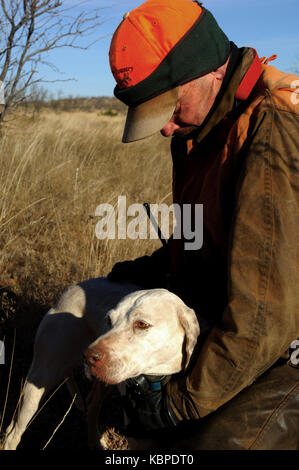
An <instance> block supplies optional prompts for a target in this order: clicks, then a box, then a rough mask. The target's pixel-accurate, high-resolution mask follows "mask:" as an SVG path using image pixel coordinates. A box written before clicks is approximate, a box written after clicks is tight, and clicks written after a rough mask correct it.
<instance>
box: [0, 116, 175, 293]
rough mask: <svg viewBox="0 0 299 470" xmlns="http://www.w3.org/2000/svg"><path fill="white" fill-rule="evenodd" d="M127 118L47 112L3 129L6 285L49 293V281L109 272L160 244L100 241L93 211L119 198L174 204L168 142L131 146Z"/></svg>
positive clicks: (0, 225) (1, 210)
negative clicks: (125, 138) (125, 137)
mask: <svg viewBox="0 0 299 470" xmlns="http://www.w3.org/2000/svg"><path fill="white" fill-rule="evenodd" d="M123 122H124V118H123V117H114V118H108V117H107V118H105V117H104V116H100V115H97V114H96V113H82V112H81V113H73V114H72V113H61V114H59V115H57V114H55V113H51V112H48V113H44V114H42V115H41V116H40V118H39V120H38V121H36V122H32V121H30V120H28V121H27V122H26V120H23V121H22V123H20V122H15V123H14V126H13V128H10V129H9V130H7V131H6V132H5V133H4V136H3V138H2V139H1V141H0V188H1V193H0V246H1V254H0V269H1V270H2V279H1V282H2V283H4V284H5V283H6V284H7V283H8V285H12V286H13V287H14V288H15V289H16V290H17V291H18V293H22V292H23V289H22V281H24V278H27V279H30V282H32V283H33V284H34V286H36V287H37V288H38V289H39V290H46V292H47V291H48V290H49V289H48V287H47V286H48V283H49V282H50V283H51V284H52V282H55V283H58V284H59V285H62V284H69V283H70V282H78V281H80V280H82V279H86V278H89V277H93V276H99V275H103V274H106V273H107V272H109V270H110V268H111V267H112V265H113V264H114V263H115V262H116V261H118V260H122V259H130V258H132V257H135V256H139V255H140V254H143V253H145V252H151V251H153V249H154V248H155V247H156V246H159V242H155V241H153V242H151V241H149V240H148V241H146V240H137V241H130V240H129V241H128V242H127V241H123V240H115V241H114V240H113V241H109V240H103V241H100V240H98V239H97V238H96V236H95V225H96V222H97V219H96V218H95V217H94V213H95V209H96V207H97V205H98V204H100V203H103V202H106V203H110V204H114V205H115V204H116V202H117V198H118V196H119V195H126V196H127V201H128V204H130V203H132V202H140V203H142V202H144V201H150V202H161V201H162V200H163V201H166V202H170V201H171V196H170V192H171V187H170V180H171V166H170V158H169V155H167V149H168V145H169V143H168V142H167V141H165V139H164V140H163V138H162V137H159V136H158V138H157V136H155V137H153V138H151V139H149V140H148V141H143V142H140V143H134V144H126V145H124V144H122V143H121V142H120V140H121V132H122V128H123ZM23 285H24V284H23ZM26 289H28V285H27V283H26ZM31 289H32V288H31ZM34 289H35V287H34ZM46 292H45V293H44V294H43V295H46ZM35 295H37V296H38V295H39V294H38V293H37V292H35ZM35 300H38V301H40V299H37V298H36V297H35Z"/></svg>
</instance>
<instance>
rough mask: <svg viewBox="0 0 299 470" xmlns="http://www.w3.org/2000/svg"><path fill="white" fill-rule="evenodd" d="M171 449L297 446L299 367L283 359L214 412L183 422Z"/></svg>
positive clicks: (277, 448) (282, 448)
mask: <svg viewBox="0 0 299 470" xmlns="http://www.w3.org/2000/svg"><path fill="white" fill-rule="evenodd" d="M184 427H185V429H184V431H183V432H184V436H185V438H184V440H180V439H178V440H177V441H176V443H175V445H174V446H171V447H172V448H175V449H179V448H180V449H182V448H183V449H192V450H245V449H252V450H299V369H298V368H295V367H291V366H290V365H288V364H286V363H284V364H282V365H276V366H275V367H272V368H271V369H270V370H268V371H267V372H265V373H264V374H263V375H262V376H261V377H259V378H258V379H257V380H256V381H255V382H254V383H253V384H252V385H251V386H249V387H248V388H246V389H245V390H243V391H242V392H240V393H239V394H238V395H237V396H236V397H235V398H234V399H232V400H231V401H230V402H228V403H226V404H225V405H224V406H222V407H221V408H219V409H218V410H217V411H215V412H214V413H212V414H210V415H208V416H207V417H205V418H202V419H200V420H198V421H192V422H189V423H188V422H187V423H184Z"/></svg>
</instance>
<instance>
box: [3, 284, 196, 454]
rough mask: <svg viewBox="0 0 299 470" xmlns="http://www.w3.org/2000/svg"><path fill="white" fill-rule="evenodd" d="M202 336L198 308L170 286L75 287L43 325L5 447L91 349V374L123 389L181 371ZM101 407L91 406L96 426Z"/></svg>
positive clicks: (14, 440) (14, 442)
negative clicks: (143, 377)
mask: <svg viewBox="0 0 299 470" xmlns="http://www.w3.org/2000/svg"><path fill="white" fill-rule="evenodd" d="M198 335H199V325H198V321H197V318H196V315H195V313H194V311H193V310H192V309H190V308H188V307H187V306H186V305H185V304H184V303H183V302H182V300H181V299H179V298H178V297H177V296H176V295H174V294H172V293H170V292H169V291H167V290H165V289H152V290H141V288H140V287H138V286H136V285H133V284H126V283H116V282H110V281H108V280H107V279H106V278H97V279H91V280H88V281H85V282H82V283H81V284H78V285H76V286H74V287H71V288H69V289H68V290H67V291H66V292H65V293H64V294H63V295H62V297H61V298H60V300H59V301H58V303H57V305H56V307H55V308H53V309H50V310H49V312H48V313H47V314H46V315H45V317H44V318H43V320H42V322H41V324H40V326H39V328H38V331H37V334H36V339H35V345H34V356H33V361H32V364H31V367H30V370H29V373H28V376H27V379H26V383H25V387H24V390H23V394H22V400H21V405H20V411H19V413H18V414H17V416H16V418H15V419H14V420H13V421H12V422H11V424H10V425H9V427H8V428H7V430H6V438H5V443H4V449H16V447H17V445H18V444H19V442H20V440H21V437H22V434H23V433H24V431H25V429H26V427H27V425H28V423H29V421H30V420H31V418H32V416H33V415H34V414H35V412H36V411H37V409H38V407H39V404H40V401H41V399H42V398H43V397H44V396H45V394H47V393H48V392H49V391H50V390H51V389H52V388H54V387H55V385H57V384H59V382H61V381H62V380H63V379H65V378H66V377H69V376H71V374H72V370H73V369H74V368H75V367H76V366H77V365H78V363H80V361H82V353H83V352H84V351H85V356H86V359H87V363H88V365H89V370H90V373H91V375H93V376H95V377H96V378H98V379H100V381H102V382H105V383H108V384H118V383H120V382H123V381H125V380H127V379H128V378H132V377H136V376H138V375H140V374H151V375H170V374H174V373H176V372H179V371H180V370H182V368H185V367H186V366H187V364H188V362H189V359H190V356H191V354H192V351H193V349H194V346H195V344H196V342H197V338H198ZM96 400H97V401H98V402H99V399H98V397H97V398H96ZM93 402H95V400H93ZM98 407H99V404H98V405H94V406H93V407H92V409H91V413H92V414H93V416H92V417H91V418H90V424H91V426H92V425H94V424H95V422H96V416H95V413H96V411H95V409H96V408H98Z"/></svg>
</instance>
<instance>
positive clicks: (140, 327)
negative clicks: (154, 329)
mask: <svg viewBox="0 0 299 470" xmlns="http://www.w3.org/2000/svg"><path fill="white" fill-rule="evenodd" d="M133 326H134V328H137V329H138V330H147V329H148V328H149V327H150V326H151V325H150V324H149V323H146V322H145V321H143V320H136V321H134V324H133Z"/></svg>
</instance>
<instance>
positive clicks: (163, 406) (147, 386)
mask: <svg viewBox="0 0 299 470" xmlns="http://www.w3.org/2000/svg"><path fill="white" fill-rule="evenodd" d="M166 380H167V378H166ZM164 382H165V377H153V376H146V375H140V376H138V377H135V378H134V379H130V380H128V381H127V383H126V396H125V399H124V407H125V410H126V412H127V414H128V417H129V418H130V420H131V429H132V430H133V432H134V433H136V432H137V433H143V432H150V431H158V430H163V429H170V428H173V427H175V426H176V425H177V424H178V422H179V419H178V418H177V416H176V415H175V414H174V411H173V410H172V408H171V406H170V404H169V400H168V395H167V392H166V387H165V385H166V383H164ZM163 383H164V384H163Z"/></svg>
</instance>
